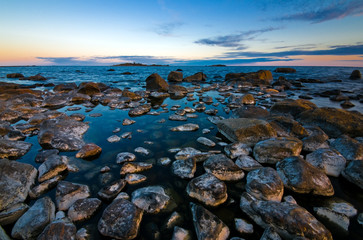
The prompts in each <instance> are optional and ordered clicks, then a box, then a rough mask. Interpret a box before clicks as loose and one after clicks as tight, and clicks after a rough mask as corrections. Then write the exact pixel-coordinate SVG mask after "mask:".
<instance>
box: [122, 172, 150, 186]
mask: <svg viewBox="0 0 363 240" xmlns="http://www.w3.org/2000/svg"><path fill="white" fill-rule="evenodd" d="M146 179H147V177H146V176H144V175H142V174H136V173H130V174H126V176H125V180H126V182H127V183H128V184H137V183H141V182H144V181H146Z"/></svg>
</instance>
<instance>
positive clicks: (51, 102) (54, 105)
mask: <svg viewBox="0 0 363 240" xmlns="http://www.w3.org/2000/svg"><path fill="white" fill-rule="evenodd" d="M69 101H70V97H69V96H65V95H53V96H48V97H46V98H45V99H44V101H43V106H44V107H46V108H49V109H58V108H62V107H64V106H67V105H69V103H70V102H69Z"/></svg>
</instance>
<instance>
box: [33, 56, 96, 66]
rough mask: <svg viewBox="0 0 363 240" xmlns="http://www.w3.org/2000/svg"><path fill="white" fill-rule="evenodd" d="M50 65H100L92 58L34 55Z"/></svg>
mask: <svg viewBox="0 0 363 240" xmlns="http://www.w3.org/2000/svg"><path fill="white" fill-rule="evenodd" d="M36 58H37V59H40V60H43V61H45V62H46V64H50V65H59V66H61V65H65V66H94V65H102V64H100V63H99V62H97V61H95V60H94V59H82V58H78V57H36Z"/></svg>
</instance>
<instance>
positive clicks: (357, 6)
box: [275, 0, 363, 23]
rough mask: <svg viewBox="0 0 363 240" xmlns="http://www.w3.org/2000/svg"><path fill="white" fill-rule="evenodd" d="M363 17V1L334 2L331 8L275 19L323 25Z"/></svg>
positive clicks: (326, 7)
mask: <svg viewBox="0 0 363 240" xmlns="http://www.w3.org/2000/svg"><path fill="white" fill-rule="evenodd" d="M359 15H363V1H362V0H352V1H339V2H334V3H332V4H331V5H329V6H325V7H323V8H321V9H314V10H311V11H304V12H300V13H295V14H291V15H286V16H283V17H278V18H275V20H282V21H283V20H296V21H308V22H311V23H321V22H325V21H329V20H333V19H341V18H345V17H347V16H359Z"/></svg>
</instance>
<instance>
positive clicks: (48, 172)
mask: <svg viewBox="0 0 363 240" xmlns="http://www.w3.org/2000/svg"><path fill="white" fill-rule="evenodd" d="M67 162H68V158H67V157H66V156H59V155H55V154H54V155H52V157H49V158H48V160H47V161H45V162H43V163H42V164H41V165H40V166H39V168H38V172H39V175H38V182H40V183H41V182H44V181H46V180H48V179H51V178H54V177H55V176H57V175H60V174H61V173H62V172H64V171H65V170H67V164H66V163H67Z"/></svg>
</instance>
